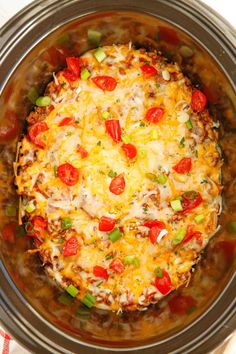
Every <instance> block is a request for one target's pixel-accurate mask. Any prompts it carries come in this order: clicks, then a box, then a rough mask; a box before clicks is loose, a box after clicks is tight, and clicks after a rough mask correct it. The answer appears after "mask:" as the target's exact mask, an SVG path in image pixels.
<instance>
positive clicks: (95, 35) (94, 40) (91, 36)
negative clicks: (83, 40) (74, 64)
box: [88, 29, 102, 47]
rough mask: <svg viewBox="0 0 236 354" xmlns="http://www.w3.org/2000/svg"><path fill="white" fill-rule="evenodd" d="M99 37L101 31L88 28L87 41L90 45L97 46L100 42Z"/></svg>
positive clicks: (100, 36)
mask: <svg viewBox="0 0 236 354" xmlns="http://www.w3.org/2000/svg"><path fill="white" fill-rule="evenodd" d="M101 38H102V33H101V32H98V31H95V30H92V29H89V30H88V41H89V42H90V43H91V44H92V45H94V46H96V47H98V46H99V44H100V41H101Z"/></svg>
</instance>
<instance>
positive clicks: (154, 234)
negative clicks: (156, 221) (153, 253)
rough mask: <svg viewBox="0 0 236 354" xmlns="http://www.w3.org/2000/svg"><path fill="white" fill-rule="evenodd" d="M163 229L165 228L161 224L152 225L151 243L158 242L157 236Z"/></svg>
mask: <svg viewBox="0 0 236 354" xmlns="http://www.w3.org/2000/svg"><path fill="white" fill-rule="evenodd" d="M161 230H163V228H161V227H159V226H152V227H151V228H150V232H149V239H150V241H151V243H153V244H155V243H156V242H157V237H158V236H159V235H160V232H161Z"/></svg>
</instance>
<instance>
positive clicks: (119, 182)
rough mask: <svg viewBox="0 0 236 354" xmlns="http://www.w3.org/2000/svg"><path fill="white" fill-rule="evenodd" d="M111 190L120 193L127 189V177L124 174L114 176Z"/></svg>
mask: <svg viewBox="0 0 236 354" xmlns="http://www.w3.org/2000/svg"><path fill="white" fill-rule="evenodd" d="M109 190H110V192H111V193H113V194H116V195H119V194H121V193H123V192H124V190H125V178H124V175H123V174H121V175H118V176H117V177H115V178H113V179H112V181H111V183H110V186H109Z"/></svg>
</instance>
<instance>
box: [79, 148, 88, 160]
mask: <svg viewBox="0 0 236 354" xmlns="http://www.w3.org/2000/svg"><path fill="white" fill-rule="evenodd" d="M77 152H78V153H79V154H80V156H81V157H82V159H85V158H86V157H88V155H89V154H88V151H86V150H85V149H84V148H82V146H79V147H78V148H77Z"/></svg>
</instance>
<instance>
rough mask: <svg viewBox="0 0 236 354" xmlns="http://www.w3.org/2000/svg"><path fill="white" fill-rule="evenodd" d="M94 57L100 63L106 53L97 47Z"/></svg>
mask: <svg viewBox="0 0 236 354" xmlns="http://www.w3.org/2000/svg"><path fill="white" fill-rule="evenodd" d="M94 57H95V58H96V59H97V61H98V62H99V63H101V62H102V61H103V60H104V59H105V58H106V53H105V52H104V50H103V49H102V48H98V49H97V50H96V51H95V53H94Z"/></svg>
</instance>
